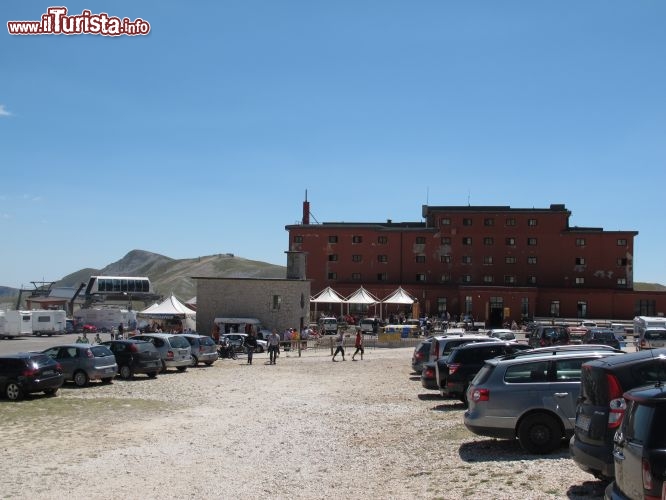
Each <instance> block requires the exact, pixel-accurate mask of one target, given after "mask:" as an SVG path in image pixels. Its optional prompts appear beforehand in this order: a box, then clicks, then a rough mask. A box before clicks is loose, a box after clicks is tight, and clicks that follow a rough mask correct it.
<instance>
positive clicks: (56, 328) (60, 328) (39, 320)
mask: <svg viewBox="0 0 666 500" xmlns="http://www.w3.org/2000/svg"><path fill="white" fill-rule="evenodd" d="M31 312H32V334H33V335H37V336H38V337H41V336H42V335H48V336H49V337H50V336H52V335H62V334H63V333H65V329H66V327H67V316H66V314H65V311H50V310H33V311H31Z"/></svg>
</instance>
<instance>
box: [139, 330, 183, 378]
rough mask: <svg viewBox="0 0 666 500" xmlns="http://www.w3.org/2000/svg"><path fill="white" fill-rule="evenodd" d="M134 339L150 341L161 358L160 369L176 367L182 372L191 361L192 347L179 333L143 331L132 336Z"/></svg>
mask: <svg viewBox="0 0 666 500" xmlns="http://www.w3.org/2000/svg"><path fill="white" fill-rule="evenodd" d="M132 338H133V339H136V340H146V341H148V342H152V344H153V345H154V346H155V348H156V349H157V351H158V352H159V353H160V357H161V358H162V371H163V372H166V371H167V368H176V369H177V370H178V371H179V372H184V371H185V370H187V367H188V366H190V363H191V362H192V360H191V358H192V349H191V348H190V343H189V342H188V341H187V340H185V339H184V338H183V337H182V336H181V335H176V334H172V333H144V334H141V335H135V336H134V337H132Z"/></svg>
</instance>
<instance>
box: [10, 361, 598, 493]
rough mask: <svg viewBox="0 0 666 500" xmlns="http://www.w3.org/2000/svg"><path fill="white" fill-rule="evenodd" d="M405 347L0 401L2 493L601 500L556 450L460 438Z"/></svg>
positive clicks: (236, 365) (449, 406)
mask: <svg viewBox="0 0 666 500" xmlns="http://www.w3.org/2000/svg"><path fill="white" fill-rule="evenodd" d="M412 351H413V349H412V348H398V349H374V350H369V349H368V350H366V355H365V359H364V360H363V361H355V362H352V361H351V360H350V358H351V356H350V355H351V353H348V355H347V361H345V362H336V363H332V362H331V360H330V356H329V355H328V351H326V350H318V351H305V352H304V353H303V356H302V357H300V358H298V357H297V356H296V354H295V353H294V354H290V353H284V352H283V353H282V354H281V356H280V358H279V360H278V364H277V365H275V366H271V365H268V364H265V363H267V355H266V354H260V355H255V361H254V364H253V365H252V366H248V365H247V364H245V361H244V359H242V358H241V359H239V360H219V361H218V362H217V363H216V364H215V365H213V366H212V367H201V368H195V369H192V368H191V369H189V370H188V371H187V372H185V373H178V372H176V371H173V372H169V373H167V374H164V375H160V376H159V377H158V378H157V379H156V380H149V379H148V378H147V377H144V376H139V377H138V378H137V379H136V380H133V381H121V380H116V381H115V382H114V383H113V384H112V385H106V386H102V385H100V384H97V383H94V384H93V385H92V386H90V387H87V388H84V389H78V388H76V387H74V386H73V385H66V386H65V387H64V388H63V389H62V390H61V391H60V393H59V395H58V396H57V397H52V398H48V397H45V396H43V395H35V396H32V397H30V398H28V400H26V401H23V402H19V403H9V402H7V401H5V400H2V401H0V449H1V450H2V456H3V459H2V460H1V461H0V474H1V477H2V478H3V479H2V493H1V494H0V497H1V498H31V499H35V498H54V497H55V496H56V495H62V494H65V495H67V497H68V498H69V499H79V498H86V499H89V498H112V497H120V496H122V497H125V498H130V499H133V498H137V499H138V498H160V499H164V498H257V497H260V496H264V497H272V498H295V499H298V498H326V497H328V498H331V497H333V498H442V499H458V498H463V497H468V498H474V499H504V498H506V499H515V498H521V499H543V498H571V499H583V498H585V499H588V498H589V499H591V498H602V493H603V487H604V485H603V484H602V483H600V482H599V481H596V480H594V478H593V477H592V476H590V475H588V474H586V473H584V472H583V471H581V470H579V469H578V467H576V466H575V465H574V463H573V462H572V461H571V460H570V459H569V455H568V450H567V448H566V446H564V445H563V446H562V448H561V450H560V451H559V452H557V453H555V454H553V455H549V456H546V457H535V456H531V455H528V454H525V453H524V452H523V451H522V450H521V448H520V446H519V445H518V443H517V442H506V441H496V440H492V439H485V438H481V437H477V436H475V435H473V434H471V433H470V432H468V431H467V429H466V428H465V426H464V425H463V422H462V414H463V411H464V409H463V406H462V404H460V403H459V402H457V401H453V400H442V399H440V398H439V396H437V395H436V393H434V392H429V391H425V390H424V389H423V388H422V387H421V384H420V382H419V379H418V378H417V377H416V376H415V375H414V374H411V373H410V372H411V366H410V359H411V354H412ZM288 354H289V355H288Z"/></svg>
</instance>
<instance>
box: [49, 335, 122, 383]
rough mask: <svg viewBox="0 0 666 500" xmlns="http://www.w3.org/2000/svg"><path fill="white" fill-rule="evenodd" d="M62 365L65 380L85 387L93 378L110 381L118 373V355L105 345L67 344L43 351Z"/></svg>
mask: <svg viewBox="0 0 666 500" xmlns="http://www.w3.org/2000/svg"><path fill="white" fill-rule="evenodd" d="M43 354H46V355H47V356H48V357H50V358H52V359H54V360H55V361H57V362H58V363H60V366H62V371H63V374H64V375H65V380H73V381H74V383H75V384H76V385H77V386H79V387H85V386H86V385H88V382H90V381H91V380H101V381H102V382H103V383H106V384H108V383H110V382H111V381H112V380H113V377H115V376H116V374H117V373H118V365H117V364H116V357H115V356H114V355H113V353H112V352H111V351H110V350H109V348H108V347H106V346H103V345H90V344H65V345H58V346H54V347H51V348H49V349H46V350H45V351H43Z"/></svg>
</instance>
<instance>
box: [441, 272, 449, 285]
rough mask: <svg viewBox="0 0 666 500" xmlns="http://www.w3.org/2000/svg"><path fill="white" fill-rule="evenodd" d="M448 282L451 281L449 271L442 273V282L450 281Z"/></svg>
mask: <svg viewBox="0 0 666 500" xmlns="http://www.w3.org/2000/svg"><path fill="white" fill-rule="evenodd" d="M450 282H451V273H444V274H442V283H450Z"/></svg>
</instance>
